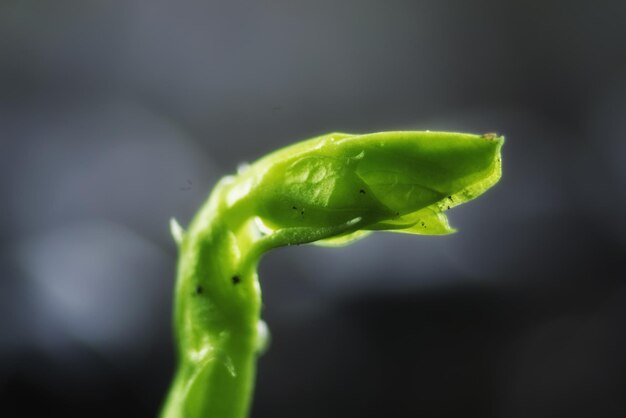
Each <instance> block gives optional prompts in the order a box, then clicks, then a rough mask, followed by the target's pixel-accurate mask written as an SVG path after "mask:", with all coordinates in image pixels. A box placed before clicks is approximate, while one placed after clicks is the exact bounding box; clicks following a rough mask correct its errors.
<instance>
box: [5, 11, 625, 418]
mask: <svg viewBox="0 0 626 418" xmlns="http://www.w3.org/2000/svg"><path fill="white" fill-rule="evenodd" d="M624 22H626V2H624V1H617V0H616V1H613V2H608V1H607V2H588V1H567V2H558V1H553V0H545V1H542V2H528V1H521V0H514V1H506V2H503V1H488V0H478V1H463V0H430V1H388V2H382V1H371V0H359V1H357V0H349V1H330V0H318V1H315V2H302V3H300V2H293V1H284V0H282V1H281V0H273V1H255V2H252V1H250V2H244V1H239V0H230V1H207V0H204V1H200V0H180V1H177V2H168V1H162V0H151V1H148V0H108V1H80V0H56V1H54V2H52V1H47V2H46V1H38V0H2V1H1V2H0V199H1V204H0V405H2V407H1V409H2V410H1V411H0V415H2V416H4V417H31V416H33V417H34V416H48V415H53V414H61V415H62V416H66V417H74V416H75V417H85V416H89V417H110V416H116V417H153V416H155V415H156V414H157V411H158V410H159V406H160V403H161V401H162V399H163V396H164V394H165V391H166V389H167V386H168V383H169V380H170V378H171V376H172V373H173V368H174V361H173V349H172V338H171V329H170V323H171V320H170V312H171V308H172V304H171V299H172V288H173V283H174V269H175V260H176V250H175V247H174V243H173V240H172V239H171V237H170V236H169V231H168V220H169V218H170V217H171V216H174V217H176V218H177V219H178V220H179V221H180V222H181V224H182V225H186V224H187V223H188V222H189V220H190V218H191V216H192V215H193V213H194V212H195V210H196V209H197V208H198V207H199V206H200V204H201V203H202V202H203V201H204V199H205V198H206V197H207V195H208V193H209V191H210V189H211V188H212V186H213V185H214V183H215V182H216V181H217V180H218V179H219V178H220V177H221V176H223V175H225V174H228V173H232V172H234V171H235V170H236V167H237V165H238V164H239V163H242V162H245V161H252V160H254V159H256V158H258V157H260V156H261V155H263V154H265V153H267V152H269V151H271V150H273V149H275V148H277V147H281V146H284V145H287V144H289V143H292V142H294V141H297V140H301V139H306V138H308V137H312V136H315V135H318V134H323V133H327V132H331V131H344V132H353V133H360V132H370V131H380V130H401V129H418V130H425V129H430V130H457V131H467V132H475V133H483V132H492V131H496V132H499V133H502V134H504V135H505V136H506V137H507V143H506V145H505V147H504V167H503V168H504V176H503V179H502V181H501V183H500V184H499V185H498V186H497V187H495V188H494V189H493V190H491V191H490V192H488V193H487V194H486V195H484V196H483V197H482V198H481V199H479V200H477V201H475V202H472V203H470V204H467V205H465V206H462V207H459V208H456V209H454V210H453V211H452V212H450V214H449V215H450V219H451V223H452V224H453V225H454V226H456V227H457V228H458V229H459V231H460V232H459V233H457V234H455V235H452V236H446V237H415V236H404V235H401V234H385V233H380V234H378V235H374V236H371V237H370V238H368V239H366V240H363V241H359V242H357V243H355V244H354V245H352V246H349V247H345V248H342V249H325V248H319V247H314V246H302V247H298V248H288V249H281V250H277V251H275V252H274V253H271V254H269V255H268V256H266V257H265V258H264V260H263V262H262V264H261V266H260V276H261V282H262V287H263V292H264V300H265V308H264V312H263V316H264V318H265V320H266V321H267V323H268V324H269V327H270V330H271V331H272V336H273V343H272V347H271V349H270V351H269V352H268V353H267V354H266V355H265V356H264V357H263V358H262V359H261V360H260V363H259V375H258V383H257V392H256V395H255V401H254V407H253V413H252V417H254V418H264V417H271V418H282V417H290V418H293V417H302V418H319V417H328V418H332V417H341V418H347V417H454V418H459V417H477V418H478V417H480V418H485V417H497V418H518V417H535V418H540V417H623V416H626V355H625V353H626V283H625V278H624V273H623V272H622V271H621V268H622V266H623V261H624V256H625V255H626V251H625V250H626V238H625V237H626V217H625V216H624V208H625V207H626V205H625V203H626V202H625V201H626V194H625V193H624V190H625V187H626V164H625V161H624V160H625V157H626V140H625V139H626V117H625V114H626V113H625V112H626V25H625V24H624Z"/></svg>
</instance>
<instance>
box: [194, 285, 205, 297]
mask: <svg viewBox="0 0 626 418" xmlns="http://www.w3.org/2000/svg"><path fill="white" fill-rule="evenodd" d="M202 292H204V289H203V288H202V286H196V294H197V295H201V294H202Z"/></svg>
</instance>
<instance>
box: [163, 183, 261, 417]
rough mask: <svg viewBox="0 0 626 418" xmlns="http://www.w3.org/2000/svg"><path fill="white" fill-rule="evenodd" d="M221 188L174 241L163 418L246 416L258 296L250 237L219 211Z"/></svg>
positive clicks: (224, 211)
mask: <svg viewBox="0 0 626 418" xmlns="http://www.w3.org/2000/svg"><path fill="white" fill-rule="evenodd" d="M220 190H221V188H218V189H216V191H215V193H214V194H213V195H212V197H211V199H209V201H208V202H207V204H206V205H205V207H204V208H203V209H202V210H201V211H200V212H199V214H198V216H197V217H196V219H195V220H194V221H193V222H192V224H191V226H190V228H189V231H187V233H185V235H184V237H183V239H182V242H181V243H180V260H179V265H178V272H177V284H176V295H175V315H174V317H175V318H174V328H175V332H176V342H177V344H178V347H177V349H178V369H177V373H176V377H175V379H174V383H173V384H172V387H171V388H170V392H169V394H168V397H167V400H166V403H165V406H164V408H163V411H162V414H161V416H162V417H163V418H174V417H177V418H180V417H220V418H245V417H246V416H247V415H248V410H249V407H250V398H251V395H252V388H253V383H254V377H255V363H256V355H257V347H258V342H257V339H258V335H257V334H258V332H257V324H258V321H259V318H260V307H261V301H260V300H261V297H260V290H259V285H258V281H257V274H256V265H257V262H258V255H257V254H254V255H253V254H252V253H251V249H252V243H253V241H254V237H253V236H252V235H253V234H254V231H253V230H252V228H251V227H249V226H246V225H245V224H243V225H241V224H240V222H238V221H236V220H233V219H230V218H229V216H228V215H229V211H228V210H227V209H225V208H223V207H220V206H219V203H220V201H222V200H223V199H222V198H221V193H220Z"/></svg>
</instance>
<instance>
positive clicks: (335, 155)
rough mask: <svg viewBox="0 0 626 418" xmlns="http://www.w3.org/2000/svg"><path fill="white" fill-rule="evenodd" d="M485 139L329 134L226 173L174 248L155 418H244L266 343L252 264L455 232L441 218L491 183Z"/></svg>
mask: <svg viewBox="0 0 626 418" xmlns="http://www.w3.org/2000/svg"><path fill="white" fill-rule="evenodd" d="M503 142H504V139H503V138H502V137H498V136H497V135H495V134H485V135H469V134H461V133H446V132H413V131H409V132H381V133H374V134H366V135H350V134H345V133H332V134H328V135H323V136H319V137H317V138H313V139H310V140H307V141H303V142H300V143H296V144H294V145H291V146H289V147H286V148H283V149H280V150H278V151H276V152H274V153H272V154H269V155H267V156H266V157H264V158H262V159H260V160H258V161H257V162H255V163H253V164H251V165H250V166H248V167H247V168H246V169H245V170H242V172H240V173H238V174H237V175H234V176H227V177H224V178H223V179H222V180H221V181H220V182H219V183H218V184H217V185H216V187H215V188H214V190H213V192H212V194H211V195H210V197H209V199H208V201H207V202H206V203H205V205H204V206H203V207H202V208H201V209H200V211H199V212H198V214H197V215H196V216H195V218H194V219H193V221H192V222H191V224H190V225H189V228H188V230H187V231H183V229H182V228H181V227H180V226H179V225H178V224H177V223H176V222H175V221H172V223H171V229H172V234H173V236H174V238H175V240H176V242H177V244H178V247H179V252H180V254H179V262H178V272H177V275H178V277H177V282H176V291H175V308H174V328H175V339H176V342H177V349H178V369H177V372H176V375H175V378H174V381H173V383H172V385H171V388H170V391H169V394H168V397H167V399H166V402H165V405H164V408H163V411H162V417H163V418H180V417H184V418H196V417H208V418H245V417H247V416H248V413H249V409H250V399H251V397H252V392H253V387H254V377H255V365H256V358H257V356H258V355H259V353H261V352H262V351H263V350H264V349H265V347H266V345H267V339H268V332H267V327H266V326H265V323H264V322H263V321H262V320H261V318H260V312H261V291H260V286H259V282H258V278H257V272H256V271H257V265H258V263H259V260H260V258H261V256H262V255H263V254H264V253H266V252H267V251H269V250H271V249H273V248H276V247H281V246H287V245H296V244H304V243H312V242H315V243H319V244H322V245H323V244H327V245H343V244H346V243H349V242H351V241H353V240H355V239H358V238H361V237H363V236H365V235H367V234H369V233H371V232H372V231H391V232H403V233H410V234H421V235H444V234H449V233H452V232H454V229H453V228H451V227H450V225H449V224H448V219H447V217H446V215H445V211H447V210H448V209H450V208H452V207H454V206H457V205H459V204H461V203H464V202H467V201H469V200H471V199H474V198H475V197H477V196H479V195H480V194H482V193H484V192H485V191H486V190H487V189H489V188H490V187H491V186H493V185H494V184H495V183H496V182H497V181H498V180H499V178H500V174H501V160H500V149H501V147H502V144H503Z"/></svg>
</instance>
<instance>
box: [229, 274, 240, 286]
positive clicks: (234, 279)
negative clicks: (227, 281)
mask: <svg viewBox="0 0 626 418" xmlns="http://www.w3.org/2000/svg"><path fill="white" fill-rule="evenodd" d="M231 280H232V281H233V284H239V282H241V279H240V278H239V276H233V278H232V279H231Z"/></svg>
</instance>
